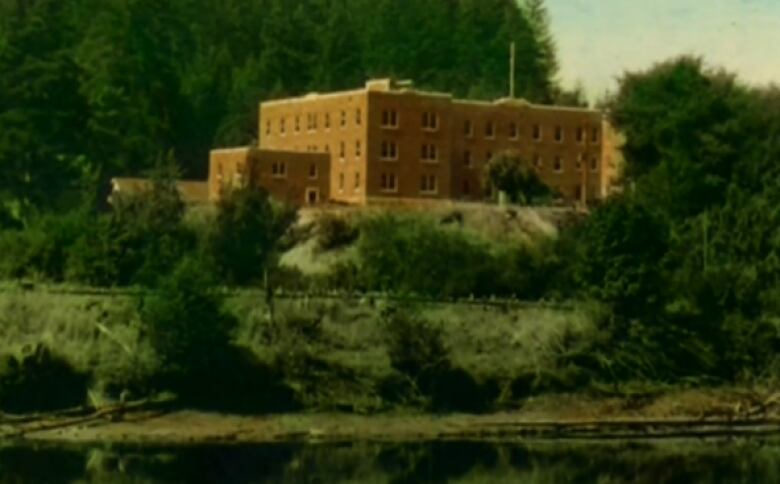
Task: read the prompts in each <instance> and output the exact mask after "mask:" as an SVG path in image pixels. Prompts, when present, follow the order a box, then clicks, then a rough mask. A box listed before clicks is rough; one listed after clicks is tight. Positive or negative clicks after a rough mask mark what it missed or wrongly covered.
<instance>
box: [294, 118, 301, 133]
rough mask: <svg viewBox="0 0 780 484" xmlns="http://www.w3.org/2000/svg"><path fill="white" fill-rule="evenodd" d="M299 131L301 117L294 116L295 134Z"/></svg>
mask: <svg viewBox="0 0 780 484" xmlns="http://www.w3.org/2000/svg"><path fill="white" fill-rule="evenodd" d="M300 130H301V117H300V116H296V117H295V132H296V133H297V132H299V131H300Z"/></svg>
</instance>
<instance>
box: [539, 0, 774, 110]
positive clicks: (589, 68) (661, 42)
mask: <svg viewBox="0 0 780 484" xmlns="http://www.w3.org/2000/svg"><path fill="white" fill-rule="evenodd" d="M547 8H548V10H549V11H550V17H551V21H552V29H553V34H554V36H555V40H556V43H557V46H558V54H559V58H560V63H561V70H560V78H561V80H562V81H563V83H564V85H566V86H572V85H573V84H574V83H575V82H576V81H578V80H579V81H581V82H582V84H583V86H584V87H585V90H586V92H587V93H588V95H589V96H590V97H591V98H595V97H598V96H600V95H601V94H602V93H603V92H604V91H605V90H606V89H614V87H615V85H616V84H615V81H614V79H615V78H616V77H617V76H619V75H620V74H621V73H622V72H624V71H626V70H637V69H644V68H647V67H649V66H651V65H652V64H653V63H654V62H657V61H660V60H664V59H667V58H669V57H672V56H676V55H679V54H698V55H701V56H702V57H704V58H705V60H706V61H707V62H708V64H710V65H716V66H722V67H725V68H727V69H728V70H730V71H735V72H737V73H738V74H739V76H740V78H742V79H744V80H746V81H749V82H752V83H756V84H768V83H770V82H774V83H780V0H547Z"/></svg>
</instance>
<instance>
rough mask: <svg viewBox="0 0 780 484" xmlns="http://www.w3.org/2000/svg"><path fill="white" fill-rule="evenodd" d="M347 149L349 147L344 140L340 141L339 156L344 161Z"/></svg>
mask: <svg viewBox="0 0 780 484" xmlns="http://www.w3.org/2000/svg"><path fill="white" fill-rule="evenodd" d="M346 151H347V148H346V146H345V145H344V142H343V141H342V142H340V143H339V158H341V159H342V161H343V160H344V156H345V155H346Z"/></svg>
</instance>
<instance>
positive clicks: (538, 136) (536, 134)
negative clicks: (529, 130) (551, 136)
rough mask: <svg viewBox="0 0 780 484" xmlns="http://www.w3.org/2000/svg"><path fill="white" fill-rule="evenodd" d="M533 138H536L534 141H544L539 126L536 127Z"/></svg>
mask: <svg viewBox="0 0 780 484" xmlns="http://www.w3.org/2000/svg"><path fill="white" fill-rule="evenodd" d="M533 137H534V141H542V127H541V126H539V125H538V124H535V125H534V128H533Z"/></svg>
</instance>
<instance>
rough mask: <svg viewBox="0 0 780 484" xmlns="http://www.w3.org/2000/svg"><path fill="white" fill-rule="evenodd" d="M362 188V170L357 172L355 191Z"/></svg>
mask: <svg viewBox="0 0 780 484" xmlns="http://www.w3.org/2000/svg"><path fill="white" fill-rule="evenodd" d="M359 188H360V172H356V173H355V191H357V190H358V189H359Z"/></svg>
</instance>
